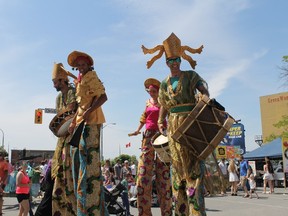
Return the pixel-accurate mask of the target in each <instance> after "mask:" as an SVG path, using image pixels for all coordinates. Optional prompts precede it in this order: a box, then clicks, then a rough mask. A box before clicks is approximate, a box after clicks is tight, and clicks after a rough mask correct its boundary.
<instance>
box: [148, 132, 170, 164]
mask: <svg viewBox="0 0 288 216" xmlns="http://www.w3.org/2000/svg"><path fill="white" fill-rule="evenodd" d="M151 142H152V146H153V148H154V150H155V152H156V154H157V156H158V158H159V159H160V160H161V161H162V162H163V163H164V164H166V165H169V164H170V162H171V156H170V148H169V143H168V137H167V136H164V135H163V134H161V133H156V134H155V135H154V136H153V137H152V139H151Z"/></svg>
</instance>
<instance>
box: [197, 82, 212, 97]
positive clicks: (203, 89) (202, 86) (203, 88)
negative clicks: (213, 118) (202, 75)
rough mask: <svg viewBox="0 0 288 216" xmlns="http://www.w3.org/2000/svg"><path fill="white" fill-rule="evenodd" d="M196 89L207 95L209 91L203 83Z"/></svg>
mask: <svg viewBox="0 0 288 216" xmlns="http://www.w3.org/2000/svg"><path fill="white" fill-rule="evenodd" d="M197 89H198V90H199V91H200V92H201V94H202V95H204V94H205V95H207V96H208V97H209V96H210V94H209V92H208V89H206V88H205V86H204V85H199V86H198V87H197Z"/></svg>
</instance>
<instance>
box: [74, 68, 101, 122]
mask: <svg viewBox="0 0 288 216" xmlns="http://www.w3.org/2000/svg"><path fill="white" fill-rule="evenodd" d="M102 94H105V88H104V86H103V84H102V82H101V81H100V79H99V78H98V76H97V74H96V72H95V71H89V72H87V73H86V74H85V75H84V76H83V77H82V78H81V81H80V82H79V83H78V84H77V88H76V96H77V99H76V100H77V102H78V115H77V118H76V124H77V125H78V124H80V122H81V121H82V120H83V113H84V112H85V111H86V110H87V109H88V108H89V107H90V106H91V104H92V101H93V98H94V97H100V95H102ZM104 122H105V117H104V114H103V111H102V108H101V107H99V108H97V109H96V110H94V111H93V112H92V113H91V114H90V116H89V118H88V120H87V122H86V124H88V125H90V124H95V123H96V124H102V123H104Z"/></svg>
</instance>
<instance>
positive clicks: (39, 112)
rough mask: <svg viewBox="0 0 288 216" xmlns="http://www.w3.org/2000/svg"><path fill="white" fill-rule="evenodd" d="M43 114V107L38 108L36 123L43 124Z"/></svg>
mask: <svg viewBox="0 0 288 216" xmlns="http://www.w3.org/2000/svg"><path fill="white" fill-rule="evenodd" d="M42 116H43V111H42V110H41V109H36V110H35V119H34V123H35V124H42Z"/></svg>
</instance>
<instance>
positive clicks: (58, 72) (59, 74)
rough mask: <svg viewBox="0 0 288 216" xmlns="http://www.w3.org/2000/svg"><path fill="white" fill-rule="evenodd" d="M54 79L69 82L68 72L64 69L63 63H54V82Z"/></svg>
mask: <svg viewBox="0 0 288 216" xmlns="http://www.w3.org/2000/svg"><path fill="white" fill-rule="evenodd" d="M54 79H63V80H68V74H67V71H66V70H65V69H64V67H63V64H62V63H58V64H56V63H54V66H53V69H52V80H54Z"/></svg>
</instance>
